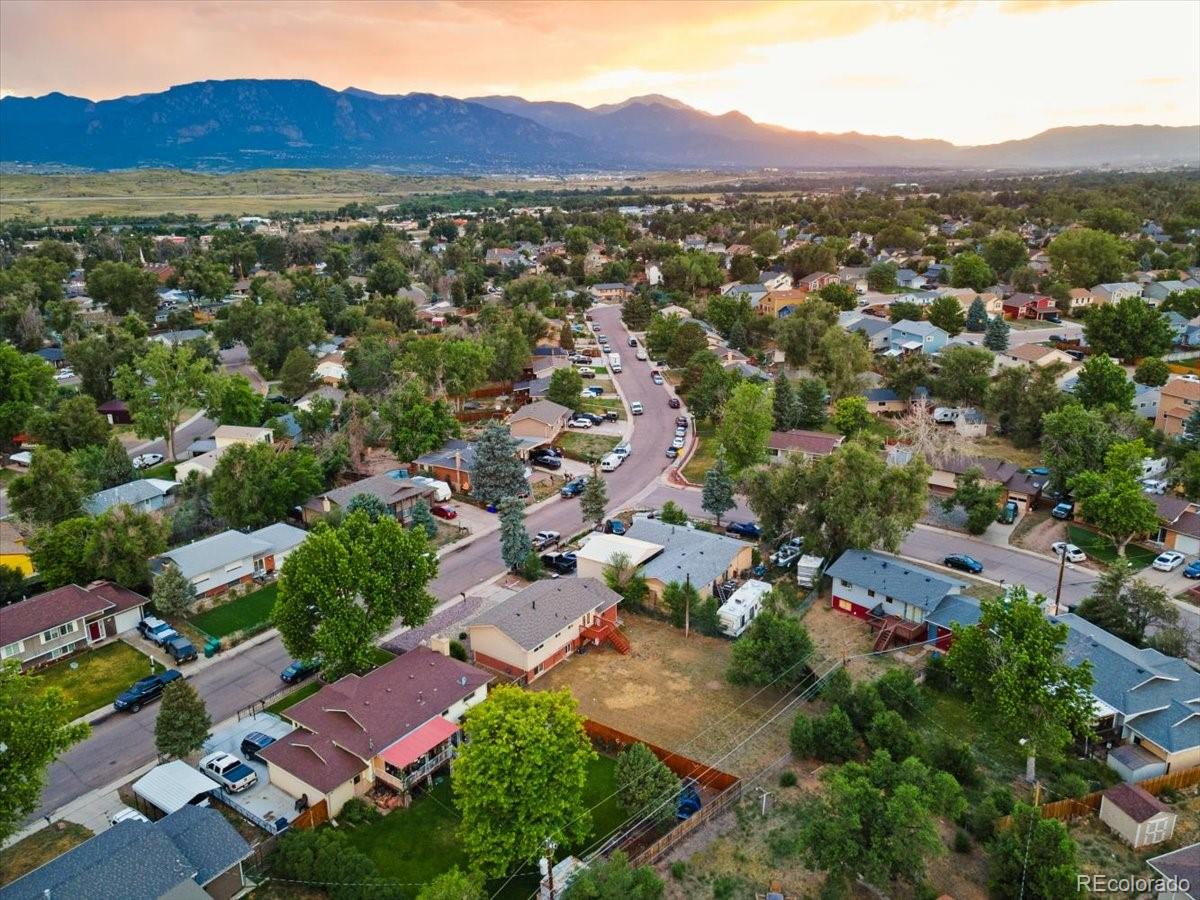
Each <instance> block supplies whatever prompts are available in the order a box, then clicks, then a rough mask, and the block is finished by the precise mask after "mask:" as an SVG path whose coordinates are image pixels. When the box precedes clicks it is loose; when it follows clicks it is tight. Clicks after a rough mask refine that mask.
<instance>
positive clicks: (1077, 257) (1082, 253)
mask: <svg viewBox="0 0 1200 900" xmlns="http://www.w3.org/2000/svg"><path fill="white" fill-rule="evenodd" d="M1046 252H1047V253H1048V254H1049V255H1050V264H1051V265H1052V266H1053V267H1054V272H1055V274H1056V275H1058V277H1059V278H1061V279H1062V280H1063V281H1065V282H1066V283H1067V284H1069V285H1070V286H1071V287H1084V288H1085V287H1091V286H1092V285H1093V284H1103V283H1105V282H1110V281H1120V280H1121V276H1122V275H1123V274H1124V273H1125V271H1126V270H1127V269H1128V268H1129V267H1130V266H1131V265H1132V262H1131V260H1130V258H1129V248H1128V246H1127V245H1126V244H1125V243H1124V242H1123V241H1122V240H1121V239H1120V238H1118V237H1115V236H1113V235H1111V234H1108V233H1106V232H1103V231H1096V230H1094V229H1091V228H1071V229H1068V230H1067V231H1064V232H1062V233H1061V234H1060V235H1058V237H1056V238H1055V239H1054V240H1052V241H1051V242H1050V244H1049V245H1048V246H1047V247H1046ZM1137 299H1138V302H1139V303H1140V302H1141V299H1140V298H1137ZM1089 343H1090V341H1089Z"/></svg>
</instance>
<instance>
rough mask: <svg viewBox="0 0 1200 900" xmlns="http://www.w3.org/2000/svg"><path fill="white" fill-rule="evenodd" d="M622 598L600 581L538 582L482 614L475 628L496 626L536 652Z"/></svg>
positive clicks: (476, 620)
mask: <svg viewBox="0 0 1200 900" xmlns="http://www.w3.org/2000/svg"><path fill="white" fill-rule="evenodd" d="M620 600H621V595H620V594H618V593H617V592H616V591H614V590H612V589H611V588H610V587H608V586H607V585H606V584H604V583H603V582H601V581H600V580H599V579H596V578H554V579H549V580H546V581H535V582H534V583H533V584H531V585H530V586H529V587H527V588H525V589H524V590H522V591H518V592H517V593H515V594H513V595H512V596H511V597H509V598H508V599H507V600H505V601H504V602H503V603H500V604H499V605H498V606H494V607H492V608H491V609H489V610H487V611H486V612H483V613H480V614H479V615H478V616H477V617H476V618H475V619H474V621H472V622H471V625H493V626H495V627H496V628H499V629H500V630H501V631H502V632H504V634H506V635H507V636H508V637H510V638H511V639H512V640H513V641H515V642H516V643H517V644H519V645H520V646H521V647H523V648H524V649H526V650H533V649H534V648H536V647H539V646H540V645H542V644H544V643H545V642H546V641H547V640H549V639H550V638H552V637H554V636H555V635H556V634H558V633H559V632H560V631H562V630H563V629H564V628H566V627H567V626H568V625H570V624H571V623H572V622H575V621H577V620H578V619H580V618H582V617H583V616H584V615H585V614H587V613H589V612H595V611H597V610H605V609H608V608H609V607H611V606H613V605H615V604H617V603H619V602H620Z"/></svg>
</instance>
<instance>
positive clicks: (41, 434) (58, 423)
mask: <svg viewBox="0 0 1200 900" xmlns="http://www.w3.org/2000/svg"><path fill="white" fill-rule="evenodd" d="M26 431H28V432H29V433H30V434H32V435H33V436H34V437H35V438H37V440H38V442H39V443H41V444H43V445H45V446H47V447H53V448H54V449H56V450H62V451H63V452H65V453H70V452H71V451H72V450H78V449H79V448H81V447H89V446H95V445H100V444H103V443H105V442H106V441H107V440H108V437H109V435H110V434H111V433H112V426H110V425H109V424H108V420H107V419H106V418H104V416H102V415H101V414H100V413H99V412H98V411H97V410H96V401H94V400H93V399H92V398H91V397H89V396H87V395H86V394H76V395H75V396H74V397H68V398H67V399H66V400H63V401H61V402H60V403H59V404H58V405H57V406H56V407H55V408H54V410H53V411H49V410H45V409H38V410H35V412H34V413H33V415H31V416H30V417H29V420H28V422H27V423H26Z"/></svg>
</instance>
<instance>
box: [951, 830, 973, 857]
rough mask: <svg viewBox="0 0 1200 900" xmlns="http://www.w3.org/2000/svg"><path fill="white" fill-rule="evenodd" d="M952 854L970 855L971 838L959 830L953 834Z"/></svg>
mask: <svg viewBox="0 0 1200 900" xmlns="http://www.w3.org/2000/svg"><path fill="white" fill-rule="evenodd" d="M954 852H955V853H970V852H971V836H970V835H969V834H967V833H966V832H965V831H963V830H962V829H961V828H959V829H958V830H957V831H955V832H954Z"/></svg>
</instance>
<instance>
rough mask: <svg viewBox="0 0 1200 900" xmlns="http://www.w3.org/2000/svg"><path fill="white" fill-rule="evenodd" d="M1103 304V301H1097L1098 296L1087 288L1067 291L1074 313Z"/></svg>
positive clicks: (1068, 300)
mask: <svg viewBox="0 0 1200 900" xmlns="http://www.w3.org/2000/svg"><path fill="white" fill-rule="evenodd" d="M1101 302H1103V301H1100V300H1097V298H1096V295H1095V294H1093V293H1092V292H1091V291H1089V290H1088V289H1087V288H1071V289H1070V290H1069V291H1067V303H1068V304H1069V305H1070V307H1071V312H1072V313H1077V312H1080V311H1082V310H1085V309H1089V308H1090V307H1091V306H1092V305H1093V304H1099V303H1101Z"/></svg>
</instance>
